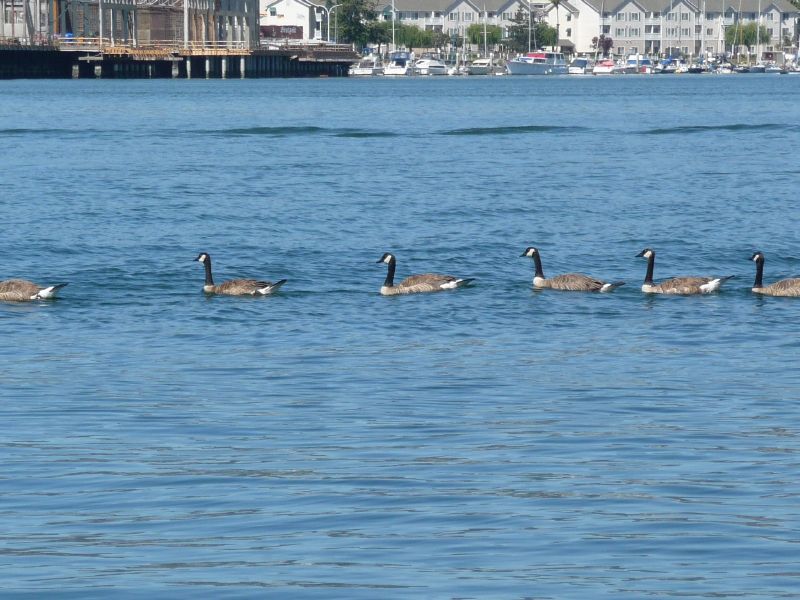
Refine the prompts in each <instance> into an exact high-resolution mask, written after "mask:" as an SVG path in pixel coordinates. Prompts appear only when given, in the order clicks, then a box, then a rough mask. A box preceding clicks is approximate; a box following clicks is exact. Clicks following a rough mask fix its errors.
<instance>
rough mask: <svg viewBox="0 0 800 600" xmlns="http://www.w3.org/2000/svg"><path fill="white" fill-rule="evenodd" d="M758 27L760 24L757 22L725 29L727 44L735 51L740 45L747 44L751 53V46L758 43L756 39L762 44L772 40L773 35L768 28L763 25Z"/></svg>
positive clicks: (748, 51)
mask: <svg viewBox="0 0 800 600" xmlns="http://www.w3.org/2000/svg"><path fill="white" fill-rule="evenodd" d="M757 27H759V26H758V24H756V23H755V22H751V23H746V24H745V25H741V24H737V25H733V26H731V27H728V28H727V29H726V30H725V44H726V45H728V46H731V48H733V49H734V52H735V51H736V48H738V47H739V46H746V47H747V53H748V54H750V48H752V47H753V46H755V45H756V40H758V41H759V42H760V43H762V44H769V43H770V42H771V41H772V36H771V35H770V34H769V31H768V30H767V28H766V27H764V26H763V25H761V26H760V29H757Z"/></svg>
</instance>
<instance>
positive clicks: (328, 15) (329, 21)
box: [317, 4, 341, 42]
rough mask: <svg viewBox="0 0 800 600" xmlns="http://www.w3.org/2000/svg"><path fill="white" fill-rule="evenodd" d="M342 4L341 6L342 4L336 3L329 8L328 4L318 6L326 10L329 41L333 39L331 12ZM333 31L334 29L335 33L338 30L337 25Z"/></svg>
mask: <svg viewBox="0 0 800 600" xmlns="http://www.w3.org/2000/svg"><path fill="white" fill-rule="evenodd" d="M340 6H341V4H334V5H333V6H331V7H330V8H328V7H327V6H317V8H319V9H320V10H324V11H325V15H326V19H327V20H328V41H329V42H330V41H331V13H332V12H333V11H334V10H336V9H337V8H339V7H340ZM333 31H334V33H335V32H336V27H335V26H334V28H333Z"/></svg>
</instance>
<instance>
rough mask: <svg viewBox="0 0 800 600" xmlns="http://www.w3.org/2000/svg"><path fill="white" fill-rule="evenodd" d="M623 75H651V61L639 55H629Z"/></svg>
mask: <svg viewBox="0 0 800 600" xmlns="http://www.w3.org/2000/svg"><path fill="white" fill-rule="evenodd" d="M625 73H628V74H637V73H639V74H642V75H651V74H652V73H653V61H651V60H650V59H649V58H648V57H646V56H643V55H641V54H631V55H630V56H628V59H627V60H626V62H625Z"/></svg>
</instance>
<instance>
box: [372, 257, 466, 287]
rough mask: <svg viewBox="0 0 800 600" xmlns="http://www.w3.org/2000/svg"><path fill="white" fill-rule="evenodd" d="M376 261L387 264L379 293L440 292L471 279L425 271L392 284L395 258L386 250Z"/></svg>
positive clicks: (459, 285) (462, 284) (461, 284)
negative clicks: (422, 273)
mask: <svg viewBox="0 0 800 600" xmlns="http://www.w3.org/2000/svg"><path fill="white" fill-rule="evenodd" d="M377 262H379V263H386V264H387V265H389V271H388V273H386V280H385V281H384V282H383V285H382V286H381V295H383V296H397V295H400V294H418V293H422V292H441V291H444V290H454V289H456V288H460V287H463V286H465V285H467V284H468V283H469V282H470V281H473V279H458V278H456V277H453V276H452V275H437V274H436V273H426V274H424V275H411V276H410V277H406V278H405V279H404V280H403V281H401V282H400V283H398V284H397V285H394V271H395V268H396V267H397V259H396V258H395V257H394V255H393V254H389V253H388V252H387V253H385V254H384V255H383V256H381V257H380V258H379V259H378V260H377Z"/></svg>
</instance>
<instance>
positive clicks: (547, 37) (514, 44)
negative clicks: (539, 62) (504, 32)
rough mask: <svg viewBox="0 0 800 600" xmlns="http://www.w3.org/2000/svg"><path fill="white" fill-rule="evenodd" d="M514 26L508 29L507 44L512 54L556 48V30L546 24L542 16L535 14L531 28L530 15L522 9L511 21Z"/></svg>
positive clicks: (518, 10)
mask: <svg viewBox="0 0 800 600" xmlns="http://www.w3.org/2000/svg"><path fill="white" fill-rule="evenodd" d="M511 22H512V23H513V25H510V26H509V27H508V37H507V38H506V40H505V42H506V44H507V45H508V48H509V50H511V51H512V52H527V51H528V49H529V48H530V49H531V50H536V49H537V48H541V47H543V46H555V45H556V44H557V43H558V42H557V39H556V30H555V28H554V27H550V25H548V24H547V23H545V22H544V21H543V20H542V19H541V16H540V15H537V14H536V13H534V14H533V25H532V27H530V28H529V23H530V20H529V13H528V11H527V10H523V9H522V8H521V7H520V8H518V9H517V12H516V14H515V15H514V17H513V18H512V19H511Z"/></svg>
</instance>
